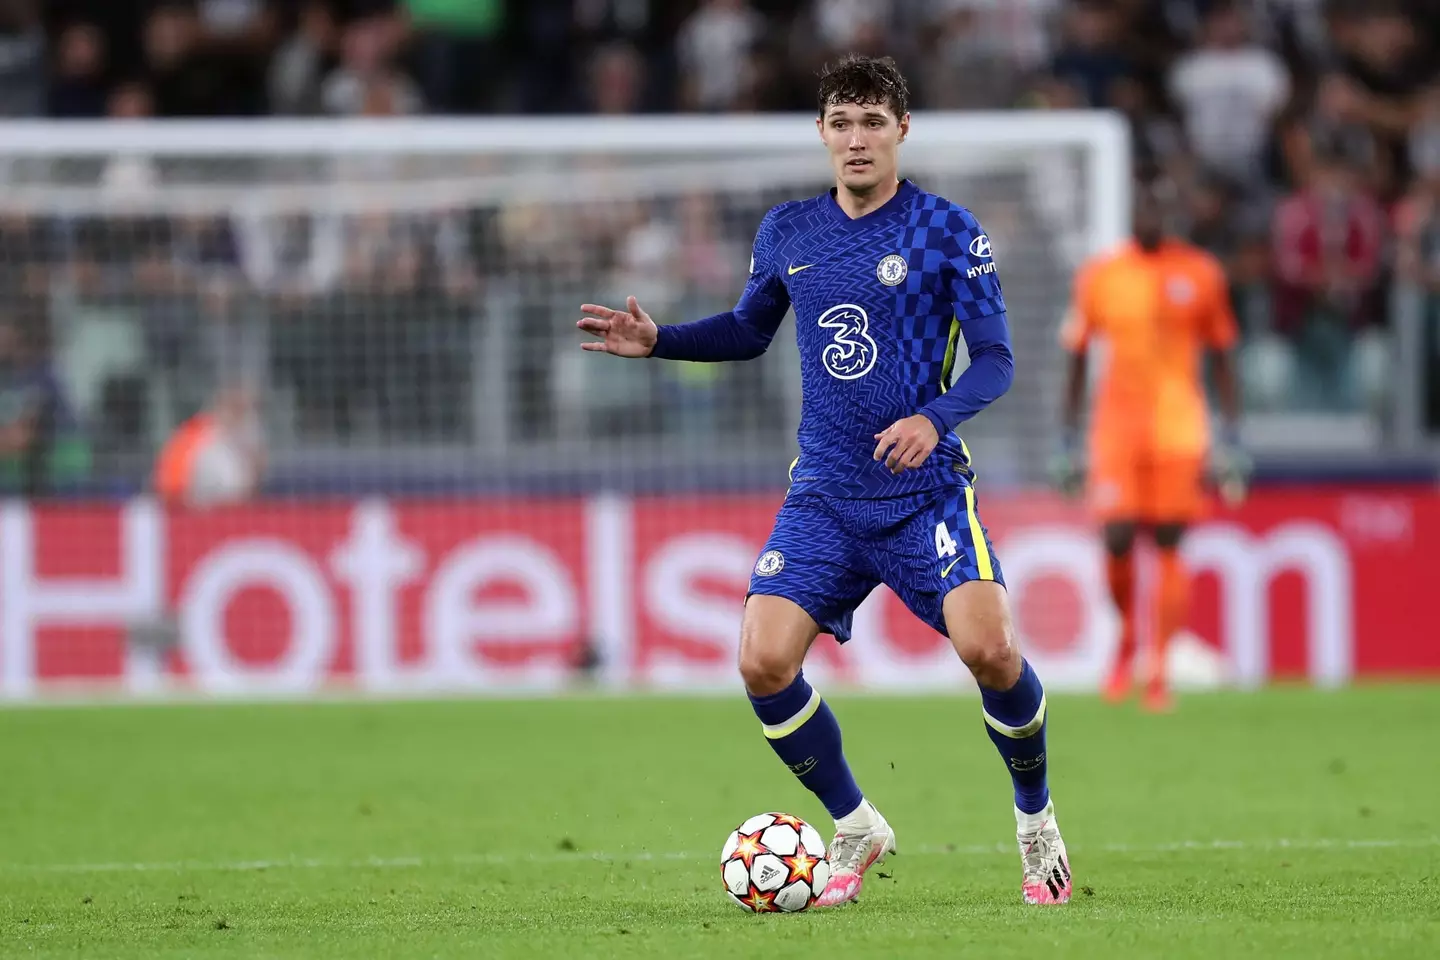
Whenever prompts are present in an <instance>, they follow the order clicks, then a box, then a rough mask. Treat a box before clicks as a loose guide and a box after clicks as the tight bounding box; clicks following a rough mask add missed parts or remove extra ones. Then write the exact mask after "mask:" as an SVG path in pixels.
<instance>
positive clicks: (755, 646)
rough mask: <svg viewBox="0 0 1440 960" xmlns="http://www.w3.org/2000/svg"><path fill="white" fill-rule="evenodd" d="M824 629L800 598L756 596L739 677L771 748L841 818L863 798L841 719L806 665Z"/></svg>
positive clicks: (748, 606) (743, 637) (749, 604)
mask: <svg viewBox="0 0 1440 960" xmlns="http://www.w3.org/2000/svg"><path fill="white" fill-rule="evenodd" d="M819 633H820V625H819V624H818V623H816V622H815V619H814V618H813V617H812V616H811V615H810V614H808V613H806V612H805V610H804V609H802V608H801V607H800V606H799V605H797V604H796V603H795V602H794V601H792V600H789V599H787V598H785V597H780V596H768V595H763V594H762V595H754V596H751V597H750V598H749V599H748V600H746V601H745V616H744V620H743V621H742V623H741V627H740V677H741V679H743V680H744V681H745V692H746V693H747V694H748V695H749V697H750V705H751V706H752V707H753V708H754V709H755V716H756V717H758V718H759V720H760V723H761V725H762V730H763V731H764V734H765V739H766V741H767V742H769V744H770V747H771V749H773V750H774V751H775V753H776V755H777V756H778V757H779V758H780V761H781V762H782V763H784V764H785V766H787V767H788V768H789V769H790V772H791V773H793V774H795V776H796V778H797V779H799V781H800V782H801V783H802V784H804V785H805V788H806V789H808V790H809V791H810V792H811V793H813V794H815V796H816V797H817V798H818V799H819V800H820V802H821V803H823V804H824V805H825V809H826V810H828V811H830V815H831V816H832V817H834V818H835V819H836V820H837V821H838V820H841V819H843V818H844V817H846V816H848V815H850V814H852V813H854V812H855V811H856V809H857V808H859V807H860V806H861V801H862V800H863V799H864V798H863V796H862V795H861V793H860V788H859V787H858V786H856V784H855V777H854V776H853V775H852V774H851V773H850V765H849V764H848V763H846V761H845V752H844V749H843V747H842V744H841V739H840V724H839V723H838V722H837V721H836V719H835V714H834V713H832V712H831V710H830V706H829V704H827V703H826V702H825V701H824V700H823V699H821V697H820V694H819V693H818V692H817V691H816V690H815V689H814V688H813V687H811V686H810V684H809V683H808V682H807V681H806V680H805V673H804V671H803V670H802V669H801V665H802V664H803V662H804V660H805V653H806V651H808V650H809V649H810V644H812V643H813V642H814V641H815V638H816V637H817V636H818V635H819Z"/></svg>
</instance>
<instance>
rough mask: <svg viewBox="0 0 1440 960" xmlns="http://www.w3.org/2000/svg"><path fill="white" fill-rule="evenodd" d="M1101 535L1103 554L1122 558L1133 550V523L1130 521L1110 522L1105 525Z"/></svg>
mask: <svg viewBox="0 0 1440 960" xmlns="http://www.w3.org/2000/svg"><path fill="white" fill-rule="evenodd" d="M1102 535H1103V537H1104V540H1105V552H1106V553H1108V554H1110V555H1111V556H1112V557H1123V556H1125V555H1126V554H1127V553H1129V552H1130V551H1131V550H1133V549H1134V548H1135V523H1134V521H1132V520H1112V521H1111V522H1110V523H1107V524H1105V528H1104V531H1103V534H1102Z"/></svg>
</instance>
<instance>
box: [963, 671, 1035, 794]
mask: <svg viewBox="0 0 1440 960" xmlns="http://www.w3.org/2000/svg"><path fill="white" fill-rule="evenodd" d="M980 701H981V704H982V706H983V709H984V713H985V731H986V732H987V733H989V734H990V739H991V740H992V741H994V743H995V748H996V749H997V750H999V751H1000V756H1001V757H1003V758H1004V760H1005V765H1006V766H1007V767H1009V768H1010V779H1011V780H1012V781H1013V782H1014V784H1015V806H1017V807H1019V808H1020V809H1021V810H1022V811H1024V812H1025V813H1039V812H1040V811H1041V810H1044V809H1045V805H1046V804H1047V803H1049V802H1050V786H1049V784H1048V783H1047V782H1046V779H1045V690H1044V688H1042V687H1041V686H1040V678H1039V677H1037V676H1036V675H1035V671H1034V670H1032V669H1030V663H1029V662H1028V661H1025V662H1023V663H1022V665H1021V669H1020V679H1019V680H1017V681H1016V682H1015V686H1013V687H1011V688H1010V689H1009V690H1004V691H1001V690H988V689H986V688H985V687H981V688H980Z"/></svg>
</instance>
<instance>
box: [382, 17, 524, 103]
mask: <svg viewBox="0 0 1440 960" xmlns="http://www.w3.org/2000/svg"><path fill="white" fill-rule="evenodd" d="M405 6H406V8H407V10H408V11H409V14H410V23H411V25H412V27H413V29H414V30H415V31H416V36H415V51H414V52H415V63H416V71H417V73H418V75H419V78H420V87H421V90H422V91H423V92H424V97H425V102H426V103H428V104H429V105H430V108H431V109H432V110H433V111H434V112H436V113H477V112H480V111H483V110H488V109H491V108H493V107H494V105H495V103H496V100H497V94H498V92H499V91H497V90H496V86H497V83H496V81H497V79H498V78H497V75H496V71H494V69H493V68H494V67H495V66H496V65H497V60H498V59H499V58H500V57H501V49H500V43H499V39H500V28H501V19H502V16H503V13H504V9H503V8H504V4H503V3H502V0H405ZM482 65H483V66H482Z"/></svg>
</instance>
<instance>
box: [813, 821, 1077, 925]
mask: <svg viewBox="0 0 1440 960" xmlns="http://www.w3.org/2000/svg"><path fill="white" fill-rule="evenodd" d="M1015 839H1016V841H1017V842H1018V843H1019V844H1020V864H1021V868H1022V870H1023V878H1022V879H1021V881H1020V893H1021V895H1022V896H1023V897H1024V898H1025V902H1026V903H1034V904H1060V903H1066V902H1068V901H1069V899H1070V887H1071V884H1070V858H1069V856H1067V855H1066V853H1065V841H1064V840H1062V839H1061V838H1060V827H1059V826H1058V825H1057V824H1056V823H1055V804H1054V802H1053V801H1052V802H1051V803H1047V804H1046V805H1045V809H1044V810H1041V811H1040V812H1039V813H1025V812H1023V811H1021V810H1020V808H1018V807H1017V808H1015ZM826 892H827V893H828V892H829V891H828V890H827V891H826Z"/></svg>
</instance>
